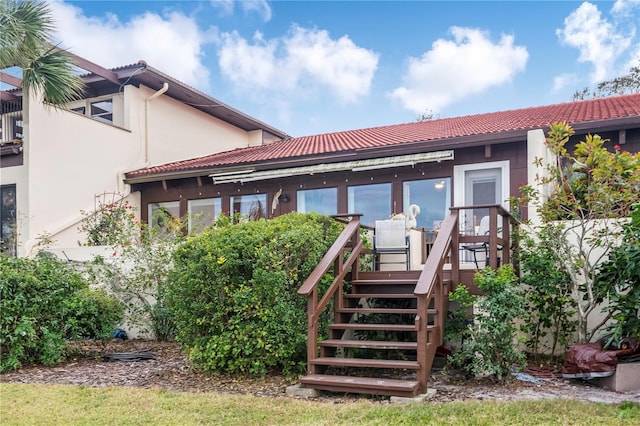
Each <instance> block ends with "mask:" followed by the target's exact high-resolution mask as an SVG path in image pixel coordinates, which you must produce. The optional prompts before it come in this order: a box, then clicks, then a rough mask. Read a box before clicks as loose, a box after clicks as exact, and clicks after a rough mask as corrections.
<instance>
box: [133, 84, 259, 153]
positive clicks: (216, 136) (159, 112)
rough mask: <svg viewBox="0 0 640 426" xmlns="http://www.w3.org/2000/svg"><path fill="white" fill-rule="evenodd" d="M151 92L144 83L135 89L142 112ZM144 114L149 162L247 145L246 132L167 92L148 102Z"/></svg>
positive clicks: (247, 137)
mask: <svg viewBox="0 0 640 426" xmlns="http://www.w3.org/2000/svg"><path fill="white" fill-rule="evenodd" d="M153 93H154V92H153V91H151V90H150V89H148V88H146V87H142V88H141V89H140V90H139V91H138V93H136V97H137V104H138V106H139V107H141V108H142V109H143V111H142V114H143V113H144V108H145V101H144V99H146V98H148V97H149V96H151V95H152V94H153ZM147 114H148V115H147V118H148V123H149V163H150V164H165V163H168V162H172V161H180V160H187V159H191V158H195V157H201V156H205V155H209V154H213V153H216V152H222V151H228V150H231V149H235V148H240V147H247V146H249V145H250V135H249V133H248V132H246V131H244V130H241V129H239V128H237V127H235V126H232V125H230V124H228V123H226V122H224V121H221V120H218V119H216V118H214V117H211V116H210V115H207V114H205V113H203V112H201V111H199V110H196V109H194V108H191V107H189V106H187V105H184V104H183V103H181V102H178V101H176V100H174V99H172V98H169V97H167V96H161V97H159V98H156V99H153V100H152V101H150V102H148V105H147ZM259 134H260V135H261V134H262V131H259ZM260 137H261V136H260ZM253 139H255V136H254V137H253Z"/></svg>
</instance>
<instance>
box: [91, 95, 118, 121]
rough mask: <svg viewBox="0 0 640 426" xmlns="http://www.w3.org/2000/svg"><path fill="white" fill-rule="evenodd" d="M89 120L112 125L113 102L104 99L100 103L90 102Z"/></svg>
mask: <svg viewBox="0 0 640 426" xmlns="http://www.w3.org/2000/svg"><path fill="white" fill-rule="evenodd" d="M91 118H95V119H96V120H98V121H102V122H104V123H109V124H112V123H113V100H111V99H104V100H102V101H97V102H91Z"/></svg>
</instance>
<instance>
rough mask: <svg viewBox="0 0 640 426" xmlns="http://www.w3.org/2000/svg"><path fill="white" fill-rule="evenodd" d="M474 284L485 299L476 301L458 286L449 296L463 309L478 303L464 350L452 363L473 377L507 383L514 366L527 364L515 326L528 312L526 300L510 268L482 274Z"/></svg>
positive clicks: (456, 354) (482, 272)
mask: <svg viewBox="0 0 640 426" xmlns="http://www.w3.org/2000/svg"><path fill="white" fill-rule="evenodd" d="M474 282H475V283H476V284H477V285H478V288H479V289H480V290H482V292H483V293H484V296H482V297H478V298H474V297H473V296H470V295H469V292H468V290H467V289H466V287H464V286H458V288H457V289H456V291H455V292H453V293H450V295H449V297H450V298H451V300H456V301H458V302H459V303H460V305H461V306H460V307H461V308H462V309H466V308H469V307H470V306H471V305H473V304H474V303H476V308H477V313H476V314H475V315H474V318H473V319H474V322H473V324H471V325H469V326H468V330H467V333H466V335H465V337H466V340H465V341H464V343H463V345H462V349H461V350H460V351H458V352H455V353H454V354H453V355H452V358H451V362H452V365H453V366H454V367H458V368H462V369H463V370H465V371H466V372H467V373H468V374H469V375H471V376H482V375H489V376H490V377H492V378H494V379H496V380H498V381H506V380H507V379H508V378H509V376H510V373H511V369H512V367H513V365H514V364H515V365H522V364H524V362H525V357H524V354H523V353H522V352H520V351H519V350H518V348H517V343H516V331H517V327H516V324H515V320H516V319H517V318H520V317H521V316H522V315H523V313H524V308H523V302H524V297H523V295H522V293H521V291H520V290H519V289H518V287H517V278H516V275H515V273H514V271H513V268H512V267H511V266H510V265H503V266H501V267H500V268H498V269H497V270H492V269H490V268H486V269H484V270H482V271H478V273H476V275H475V278H474Z"/></svg>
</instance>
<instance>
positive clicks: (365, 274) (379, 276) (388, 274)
mask: <svg viewBox="0 0 640 426" xmlns="http://www.w3.org/2000/svg"><path fill="white" fill-rule="evenodd" d="M421 273H422V271H360V272H358V280H405V281H406V280H414V281H417V280H418V278H420V274H421Z"/></svg>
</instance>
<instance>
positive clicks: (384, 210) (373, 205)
mask: <svg viewBox="0 0 640 426" xmlns="http://www.w3.org/2000/svg"><path fill="white" fill-rule="evenodd" d="M347 207H348V209H349V213H363V216H362V218H361V223H362V224H364V225H369V226H374V225H375V221H376V220H383V219H388V218H389V216H391V184H390V183H379V184H374V185H359V186H350V187H348V188H347Z"/></svg>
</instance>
